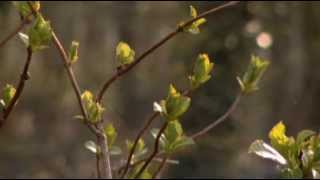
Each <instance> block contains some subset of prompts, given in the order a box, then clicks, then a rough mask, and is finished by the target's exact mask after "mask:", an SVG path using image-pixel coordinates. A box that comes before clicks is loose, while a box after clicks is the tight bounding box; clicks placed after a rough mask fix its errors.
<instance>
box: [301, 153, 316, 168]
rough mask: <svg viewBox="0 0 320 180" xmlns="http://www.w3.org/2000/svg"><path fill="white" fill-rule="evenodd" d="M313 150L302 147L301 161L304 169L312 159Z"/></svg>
mask: <svg viewBox="0 0 320 180" xmlns="http://www.w3.org/2000/svg"><path fill="white" fill-rule="evenodd" d="M313 155H314V153H313V151H312V150H311V149H302V156H301V161H302V165H303V167H304V168H305V169H308V168H309V167H310V165H311V163H312V161H313Z"/></svg>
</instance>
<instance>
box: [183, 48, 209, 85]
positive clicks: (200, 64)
mask: <svg viewBox="0 0 320 180" xmlns="http://www.w3.org/2000/svg"><path fill="white" fill-rule="evenodd" d="M213 66H214V63H212V62H211V61H210V59H209V56H208V55H207V54H200V55H199V56H198V58H197V60H196V62H195V64H194V68H193V74H192V75H191V76H189V80H190V84H191V88H192V89H196V88H198V87H199V86H200V85H201V84H203V83H205V82H207V81H208V80H209V79H210V78H211V75H210V73H211V71H212V69H213Z"/></svg>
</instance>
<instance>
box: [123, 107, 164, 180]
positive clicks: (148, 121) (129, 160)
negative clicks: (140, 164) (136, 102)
mask: <svg viewBox="0 0 320 180" xmlns="http://www.w3.org/2000/svg"><path fill="white" fill-rule="evenodd" d="M158 116H159V112H154V113H153V114H152V115H151V116H150V117H149V118H148V119H147V120H146V121H145V123H144V124H145V125H144V126H143V128H142V129H141V130H140V131H139V132H138V135H137V137H136V139H135V140H134V143H133V146H132V148H131V149H130V152H129V156H128V160H127V163H126V165H125V168H124V171H123V174H122V175H121V178H123V177H124V176H125V175H126V173H127V172H128V169H129V166H130V162H131V159H132V157H133V154H134V151H135V149H136V147H137V144H138V142H139V139H140V138H141V137H142V136H143V134H144V133H145V132H146V131H147V129H148V128H149V126H150V125H151V124H152V122H153V120H155V119H156V118H157V117H158Z"/></svg>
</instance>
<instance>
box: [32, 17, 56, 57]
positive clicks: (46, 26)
mask: <svg viewBox="0 0 320 180" xmlns="http://www.w3.org/2000/svg"><path fill="white" fill-rule="evenodd" d="M28 36H29V44H30V46H31V49H32V51H38V50H42V49H45V48H47V47H48V45H49V43H50V41H51V39H52V29H51V26H50V22H49V21H46V20H44V18H43V17H42V16H40V15H38V17H37V19H36V22H35V23H34V25H33V26H32V27H31V28H30V29H29V31H28Z"/></svg>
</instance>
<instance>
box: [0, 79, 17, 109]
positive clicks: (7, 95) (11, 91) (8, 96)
mask: <svg viewBox="0 0 320 180" xmlns="http://www.w3.org/2000/svg"><path fill="white" fill-rule="evenodd" d="M15 94H16V89H15V88H14V87H13V86H12V85H11V84H7V85H6V86H5V87H4V88H3V91H2V100H3V102H2V103H1V104H3V105H4V107H5V108H6V107H7V106H8V105H9V104H10V102H11V100H12V98H13V97H14V95H15Z"/></svg>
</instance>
